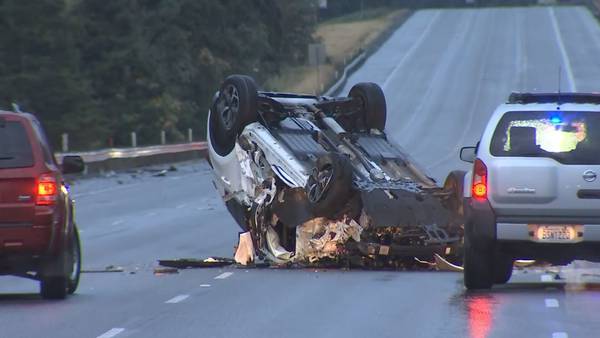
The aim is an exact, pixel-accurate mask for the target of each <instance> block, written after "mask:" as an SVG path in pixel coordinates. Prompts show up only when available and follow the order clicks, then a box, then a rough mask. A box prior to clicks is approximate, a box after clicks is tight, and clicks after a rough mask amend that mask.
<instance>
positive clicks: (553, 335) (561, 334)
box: [552, 332, 569, 338]
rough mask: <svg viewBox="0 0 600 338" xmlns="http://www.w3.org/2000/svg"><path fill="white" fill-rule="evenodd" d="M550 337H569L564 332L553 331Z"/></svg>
mask: <svg viewBox="0 0 600 338" xmlns="http://www.w3.org/2000/svg"><path fill="white" fill-rule="evenodd" d="M552 338H569V335H568V334H567V333H566V332H554V333H553V334H552Z"/></svg>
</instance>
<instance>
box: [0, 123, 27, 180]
mask: <svg viewBox="0 0 600 338" xmlns="http://www.w3.org/2000/svg"><path fill="white" fill-rule="evenodd" d="M0 119H1V118H0ZM31 166H33V152H32V151H31V143H30V142H29V138H28V137H27V132H26V131H25V127H24V126H23V124H22V123H20V122H16V121H2V120H0V169H10V168H25V167H31Z"/></svg>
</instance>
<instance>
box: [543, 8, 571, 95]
mask: <svg viewBox="0 0 600 338" xmlns="http://www.w3.org/2000/svg"><path fill="white" fill-rule="evenodd" d="M548 14H549V15H550V21H552V28H553V29H554V35H555V37H556V43H557V44H558V49H559V50H560V55H561V57H562V63H563V67H564V68H565V72H566V73H567V80H568V81H569V90H570V91H572V92H576V91H577V86H575V77H574V76H573V70H572V69H571V60H569V55H568V54H567V50H566V49H565V43H564V42H563V38H562V34H561V33H560V29H559V28H558V21H557V20H556V13H555V12H554V8H553V7H549V8H548Z"/></svg>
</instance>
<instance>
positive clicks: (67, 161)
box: [62, 155, 85, 174]
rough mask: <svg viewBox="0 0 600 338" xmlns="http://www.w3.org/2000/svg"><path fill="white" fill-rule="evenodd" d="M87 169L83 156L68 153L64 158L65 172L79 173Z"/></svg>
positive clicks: (63, 170)
mask: <svg viewBox="0 0 600 338" xmlns="http://www.w3.org/2000/svg"><path fill="white" fill-rule="evenodd" d="M84 169H85V163H83V158H81V156H73V155H68V156H65V157H63V159H62V172H63V174H78V173H80V172H82V171H83V170H84Z"/></svg>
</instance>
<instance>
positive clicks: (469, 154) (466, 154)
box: [460, 147, 477, 163]
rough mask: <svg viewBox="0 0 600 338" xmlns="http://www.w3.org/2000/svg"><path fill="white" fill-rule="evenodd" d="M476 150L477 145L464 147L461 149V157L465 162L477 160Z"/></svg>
mask: <svg viewBox="0 0 600 338" xmlns="http://www.w3.org/2000/svg"><path fill="white" fill-rule="evenodd" d="M476 152H477V147H462V148H461V149H460V159H461V160H463V161H465V162H469V163H473V162H475V157H476Z"/></svg>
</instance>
